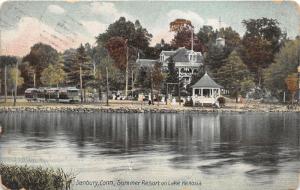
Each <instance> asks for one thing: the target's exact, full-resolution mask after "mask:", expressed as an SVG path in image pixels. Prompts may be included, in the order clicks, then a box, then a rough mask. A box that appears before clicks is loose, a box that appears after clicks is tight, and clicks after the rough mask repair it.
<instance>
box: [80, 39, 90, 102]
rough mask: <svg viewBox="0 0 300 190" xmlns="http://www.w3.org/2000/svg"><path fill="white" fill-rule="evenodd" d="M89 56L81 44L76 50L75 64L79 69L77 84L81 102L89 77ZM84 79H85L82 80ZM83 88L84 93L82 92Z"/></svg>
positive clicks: (83, 99)
mask: <svg viewBox="0 0 300 190" xmlns="http://www.w3.org/2000/svg"><path fill="white" fill-rule="evenodd" d="M89 60H90V58H89V57H88V55H87V53H86V50H85V48H84V47H83V45H82V44H81V45H80V47H79V48H78V49H77V52H76V66H77V68H78V69H79V82H80V83H79V84H80V92H81V93H80V94H81V95H80V98H81V103H82V102H83V101H85V88H86V85H87V83H88V80H89V79H91V76H92V73H91V67H90V66H91V65H89V62H88V61H89ZM77 72H78V71H77ZM84 79H85V80H84ZM83 89H84V94H83ZM83 95H84V96H83Z"/></svg>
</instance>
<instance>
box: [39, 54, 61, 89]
mask: <svg viewBox="0 0 300 190" xmlns="http://www.w3.org/2000/svg"><path fill="white" fill-rule="evenodd" d="M65 77H66V73H65V71H64V70H63V62H62V60H61V58H60V61H59V62H58V63H56V64H54V65H53V64H50V65H49V66H48V67H47V68H46V69H44V71H43V72H42V76H41V81H42V83H43V84H44V85H49V86H53V85H56V86H58V84H60V83H62V82H64V80H65Z"/></svg>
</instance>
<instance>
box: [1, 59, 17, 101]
mask: <svg viewBox="0 0 300 190" xmlns="http://www.w3.org/2000/svg"><path fill="white" fill-rule="evenodd" d="M16 63H17V58H16V57H13V56H0V67H1V70H2V73H3V75H1V76H3V77H4V101H5V102H6V101H7V88H8V84H7V83H8V68H9V67H10V66H12V65H14V64H16ZM1 81H2V78H1Z"/></svg>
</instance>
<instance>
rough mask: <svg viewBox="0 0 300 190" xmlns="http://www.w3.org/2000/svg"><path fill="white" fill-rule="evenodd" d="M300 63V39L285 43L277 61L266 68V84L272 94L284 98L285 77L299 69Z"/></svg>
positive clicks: (276, 58)
mask: <svg viewBox="0 0 300 190" xmlns="http://www.w3.org/2000/svg"><path fill="white" fill-rule="evenodd" d="M299 64H300V39H298V40H297V39H296V40H291V41H288V42H286V43H285V45H284V46H283V47H282V48H281V50H280V51H279V53H277V54H276V56H275V61H274V63H272V64H271V65H270V66H269V67H268V68H267V69H265V70H264V75H263V77H264V86H265V87H266V88H267V89H268V90H270V91H271V93H272V95H274V96H276V97H278V98H280V99H282V96H283V92H284V91H286V90H287V88H286V84H285V82H284V81H285V79H286V78H287V77H288V75H289V74H290V73H294V72H296V71H297V67H298V65H299Z"/></svg>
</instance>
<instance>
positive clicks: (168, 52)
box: [161, 50, 176, 56]
mask: <svg viewBox="0 0 300 190" xmlns="http://www.w3.org/2000/svg"><path fill="white" fill-rule="evenodd" d="M175 52H176V51H164V50H163V51H162V52H161V53H163V54H165V55H166V56H171V55H173V54H174V53H175Z"/></svg>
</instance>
